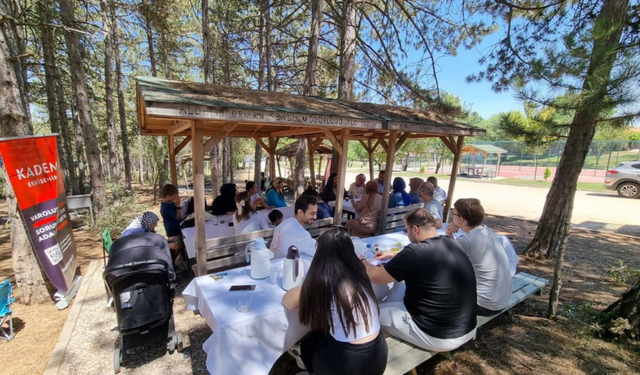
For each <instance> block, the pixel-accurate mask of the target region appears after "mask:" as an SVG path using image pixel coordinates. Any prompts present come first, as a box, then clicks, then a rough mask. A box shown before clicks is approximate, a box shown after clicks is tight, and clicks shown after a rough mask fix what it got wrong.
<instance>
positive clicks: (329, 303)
mask: <svg viewBox="0 0 640 375" xmlns="http://www.w3.org/2000/svg"><path fill="white" fill-rule="evenodd" d="M282 302H283V304H284V305H285V306H286V307H288V308H289V309H299V312H298V318H299V320H300V323H301V324H302V325H304V326H306V327H309V328H310V329H311V331H312V332H311V333H310V334H309V335H307V336H306V337H305V338H304V339H303V340H302V343H301V357H302V361H303V362H304V365H305V366H306V367H307V369H308V370H309V371H310V372H311V373H313V374H317V375H323V374H331V375H340V374H345V375H354V374H370V375H376V374H382V373H384V370H385V368H386V366H387V351H388V349H387V343H386V341H385V340H384V337H383V335H382V333H381V332H380V323H379V320H378V303H377V302H376V297H375V295H374V293H373V288H372V286H371V282H370V281H369V278H368V276H367V273H366V271H365V268H364V265H363V264H362V261H360V260H359V259H358V257H357V256H356V254H355V250H354V248H353V243H352V242H351V238H350V237H349V234H348V233H347V231H346V230H345V229H344V228H333V229H329V230H328V231H326V232H324V233H323V234H322V235H321V236H320V238H318V248H317V250H316V254H315V256H314V257H313V261H312V262H311V266H310V267H309V273H308V274H307V277H306V278H305V280H304V283H303V284H302V286H301V287H299V288H294V289H292V290H290V291H288V292H287V293H286V294H285V296H284V298H283V300H282Z"/></svg>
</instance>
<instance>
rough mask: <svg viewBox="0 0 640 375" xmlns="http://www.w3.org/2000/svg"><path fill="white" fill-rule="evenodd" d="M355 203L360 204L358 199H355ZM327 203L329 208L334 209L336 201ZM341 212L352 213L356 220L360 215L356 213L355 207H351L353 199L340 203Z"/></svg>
mask: <svg viewBox="0 0 640 375" xmlns="http://www.w3.org/2000/svg"><path fill="white" fill-rule="evenodd" d="M357 201H358V202H360V199H357ZM327 203H328V204H329V206H330V207H331V208H334V209H335V208H336V201H330V202H327ZM356 203H357V202H356ZM342 211H343V212H344V211H346V212H349V213H352V214H353V215H354V216H355V218H356V219H357V218H359V217H360V213H359V212H358V211H356V209H355V207H353V199H349V200H346V199H345V200H343V201H342Z"/></svg>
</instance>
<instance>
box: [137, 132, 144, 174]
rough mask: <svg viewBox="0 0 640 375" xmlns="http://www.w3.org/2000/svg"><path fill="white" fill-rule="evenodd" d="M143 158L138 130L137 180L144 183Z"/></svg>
mask: <svg viewBox="0 0 640 375" xmlns="http://www.w3.org/2000/svg"><path fill="white" fill-rule="evenodd" d="M143 173H144V160H143V158H142V136H141V135H140V132H138V182H139V183H140V184H142V183H144V177H143V176H144V175H143Z"/></svg>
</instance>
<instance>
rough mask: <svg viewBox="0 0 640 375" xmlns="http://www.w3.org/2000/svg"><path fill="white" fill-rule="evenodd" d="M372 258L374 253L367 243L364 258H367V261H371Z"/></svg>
mask: <svg viewBox="0 0 640 375" xmlns="http://www.w3.org/2000/svg"><path fill="white" fill-rule="evenodd" d="M374 256H375V253H374V252H373V248H372V247H371V244H370V243H368V244H367V249H366V250H365V251H364V257H365V258H367V259H368V260H371V259H373V257H374Z"/></svg>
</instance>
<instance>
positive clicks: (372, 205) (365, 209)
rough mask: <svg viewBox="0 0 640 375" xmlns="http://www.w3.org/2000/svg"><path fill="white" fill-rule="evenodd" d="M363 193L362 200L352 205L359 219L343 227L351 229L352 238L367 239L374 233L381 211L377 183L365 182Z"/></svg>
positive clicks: (352, 220) (350, 221) (380, 198)
mask: <svg viewBox="0 0 640 375" xmlns="http://www.w3.org/2000/svg"><path fill="white" fill-rule="evenodd" d="M364 191H365V193H364V195H363V196H362V200H361V201H360V202H358V203H356V204H355V205H354V208H355V209H356V211H357V212H358V213H359V214H360V217H359V218H357V219H351V220H349V221H347V224H346V225H345V226H346V227H347V228H349V229H351V235H352V236H354V237H360V238H364V237H369V236H371V235H372V234H374V233H375V232H376V230H377V229H378V219H379V218H380V210H381V209H382V195H380V194H378V183H377V182H375V181H369V182H367V183H366V184H365V185H364Z"/></svg>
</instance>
